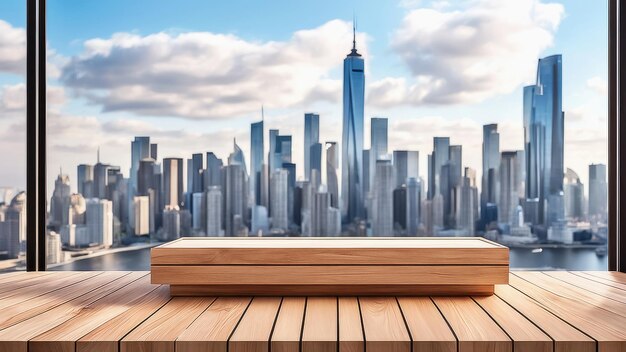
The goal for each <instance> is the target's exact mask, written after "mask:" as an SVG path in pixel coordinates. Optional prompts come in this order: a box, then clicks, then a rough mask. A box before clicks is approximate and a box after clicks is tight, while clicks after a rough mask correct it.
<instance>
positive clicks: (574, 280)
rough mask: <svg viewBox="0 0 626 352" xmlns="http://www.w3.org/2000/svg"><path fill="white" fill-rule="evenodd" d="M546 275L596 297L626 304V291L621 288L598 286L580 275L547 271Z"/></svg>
mask: <svg viewBox="0 0 626 352" xmlns="http://www.w3.org/2000/svg"><path fill="white" fill-rule="evenodd" d="M545 274H546V275H548V276H551V277H553V278H555V279H559V280H561V281H563V282H564V283H566V284H569V285H571V286H575V287H577V288H579V289H583V290H586V291H589V292H593V293H595V294H596V295H599V296H602V297H606V298H609V299H612V300H614V301H617V302H620V303H626V291H625V290H621V289H619V288H614V287H611V286H608V285H604V284H598V282H596V281H594V280H589V279H587V278H584V277H580V276H578V275H574V274H572V273H569V272H567V271H546V272H545Z"/></svg>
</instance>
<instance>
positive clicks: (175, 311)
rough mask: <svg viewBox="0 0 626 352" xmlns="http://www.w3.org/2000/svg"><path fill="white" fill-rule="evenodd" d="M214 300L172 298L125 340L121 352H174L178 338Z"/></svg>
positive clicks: (205, 298)
mask: <svg viewBox="0 0 626 352" xmlns="http://www.w3.org/2000/svg"><path fill="white" fill-rule="evenodd" d="M213 300H214V298H210V297H198V298H191V297H177V298H173V299H172V300H170V301H169V302H168V303H167V304H165V305H164V306H163V307H162V308H161V309H159V310H158V311H157V312H156V313H155V314H154V315H152V316H151V317H150V318H148V319H147V320H146V321H144V322H143V323H141V324H140V325H139V326H137V327H136V328H135V329H134V330H133V331H131V332H130V333H129V334H128V335H127V336H126V337H124V338H123V339H122V341H121V343H120V346H121V350H122V352H174V351H175V346H174V344H175V341H176V339H177V338H178V337H179V336H180V334H181V333H182V332H183V331H185V329H187V327H188V326H189V325H190V324H191V323H192V322H193V321H194V320H196V318H198V316H199V315H200V314H201V313H202V312H203V311H204V310H205V309H207V308H208V307H209V305H210V304H211V303H212V302H213Z"/></svg>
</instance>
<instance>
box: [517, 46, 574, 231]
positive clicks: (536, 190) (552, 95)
mask: <svg viewBox="0 0 626 352" xmlns="http://www.w3.org/2000/svg"><path fill="white" fill-rule="evenodd" d="M562 94H563V89H562V57H561V55H553V56H548V57H545V58H542V59H539V62H538V64H537V82H536V83H535V84H534V85H532V86H527V87H524V145H525V150H526V197H527V198H528V199H538V202H537V204H538V206H539V209H538V215H539V217H538V219H537V221H538V222H539V224H542V225H551V224H547V222H548V221H547V219H546V218H545V215H544V214H547V213H548V211H547V210H546V209H545V208H544V205H546V204H547V206H548V208H550V207H552V208H553V209H549V211H550V213H557V214H558V213H561V212H562V211H561V209H554V208H555V207H562V206H563V202H562V201H561V200H562V199H561V197H560V195H561V194H562V192H563V175H564V166H563V154H564V143H565V140H564V113H563V109H562ZM551 202H552V203H554V204H550V203H551Z"/></svg>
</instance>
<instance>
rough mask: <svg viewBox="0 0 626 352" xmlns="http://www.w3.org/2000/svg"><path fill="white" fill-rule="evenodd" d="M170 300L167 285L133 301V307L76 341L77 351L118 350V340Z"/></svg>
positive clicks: (114, 351) (113, 351)
mask: <svg viewBox="0 0 626 352" xmlns="http://www.w3.org/2000/svg"><path fill="white" fill-rule="evenodd" d="M169 300H170V294H169V289H168V288H167V286H160V287H158V288H157V289H156V290H154V291H152V292H150V293H149V294H147V295H145V296H143V297H141V299H140V300H137V301H136V302H133V307H132V308H131V309H128V310H127V311H125V312H124V313H122V314H120V315H118V316H116V317H115V318H113V319H111V320H109V321H108V322H106V323H104V324H102V325H100V326H99V327H98V328H96V329H95V330H93V331H91V332H90V333H89V334H87V335H85V336H83V337H82V338H81V339H80V340H78V341H76V350H77V351H78V352H118V351H119V341H120V340H121V339H122V338H123V337H124V336H126V335H128V333H129V332H131V331H132V330H133V329H134V328H135V327H137V326H138V325H140V324H141V323H142V322H143V321H144V320H146V319H147V318H149V317H150V316H151V315H152V314H154V313H155V312H156V311H157V310H159V309H160V308H161V307H163V306H164V305H165V304H166V303H167V302H169Z"/></svg>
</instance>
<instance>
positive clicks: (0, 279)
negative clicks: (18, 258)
mask: <svg viewBox="0 0 626 352" xmlns="http://www.w3.org/2000/svg"><path fill="white" fill-rule="evenodd" d="M33 274H35V275H37V272H26V271H11V272H6V273H0V284H4V283H7V282H12V281H19V280H23V279H24V278H26V277H28V276H33Z"/></svg>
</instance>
